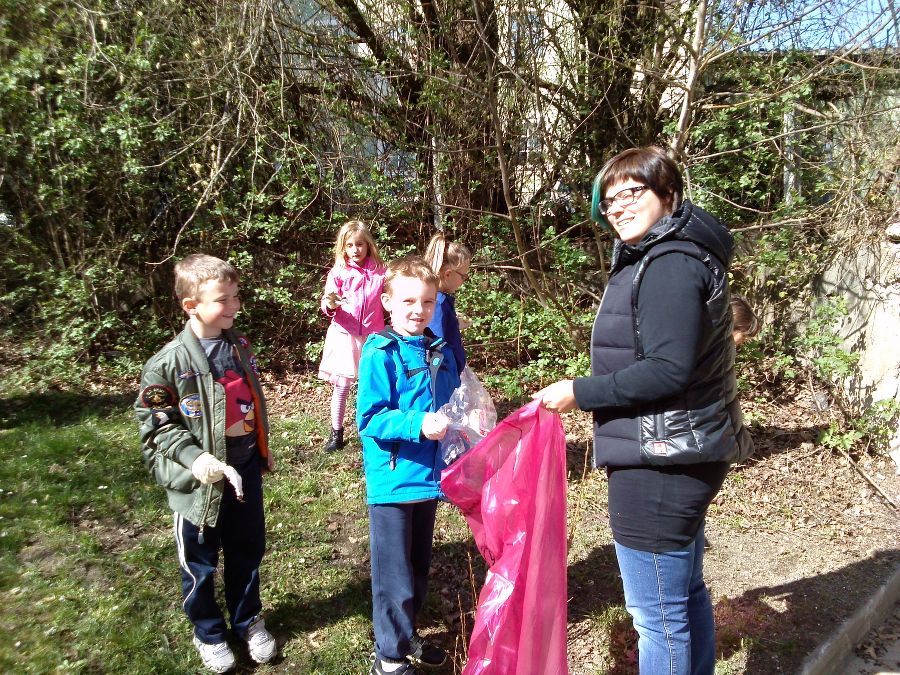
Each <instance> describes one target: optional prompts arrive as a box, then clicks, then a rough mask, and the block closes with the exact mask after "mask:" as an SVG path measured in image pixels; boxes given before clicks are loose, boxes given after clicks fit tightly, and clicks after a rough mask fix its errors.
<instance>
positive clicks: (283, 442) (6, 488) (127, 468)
mask: <svg viewBox="0 0 900 675" xmlns="http://www.w3.org/2000/svg"><path fill="white" fill-rule="evenodd" d="M130 403H131V402H130V400H129V398H128V397H115V396H107V397H91V396H86V395H71V394H66V393H60V392H43V393H29V394H26V393H24V392H21V391H19V392H15V391H13V392H9V391H7V394H6V398H5V399H3V400H0V409H2V410H3V411H4V412H3V413H2V416H0V592H2V597H3V600H4V602H3V603H0V622H2V624H3V625H5V626H12V627H14V629H13V630H7V631H3V632H2V634H0V672H19V673H49V672H65V673H88V672H91V673H93V672H115V673H148V672H153V673H184V672H196V671H197V670H198V668H199V660H198V659H197V657H196V654H195V652H194V649H193V647H192V645H191V640H190V638H191V629H190V626H189V623H188V621H187V619H186V618H185V617H184V615H183V613H182V611H181V608H180V602H181V597H180V581H179V576H178V571H177V561H176V559H175V550H174V544H173V542H172V537H171V512H170V511H169V509H168V508H167V506H166V504H165V498H164V495H163V492H162V490H161V489H159V488H158V487H156V486H155V485H154V484H153V483H152V481H151V480H150V478H149V476H148V475H147V473H146V471H145V469H144V467H143V464H142V462H141V457H140V452H139V448H138V442H137V435H136V423H135V421H134V418H133V416H132V413H131V411H130ZM322 427H323V425H322V424H321V422H319V421H318V420H316V419H314V418H312V417H309V416H303V415H300V416H295V417H287V418H281V419H277V420H273V434H272V444H273V449H274V451H275V453H276V457H277V458H278V471H277V472H276V473H275V474H273V475H271V476H267V477H266V479H265V488H264V489H265V500H266V514H267V516H266V517H267V540H268V541H267V543H268V548H267V552H266V557H265V560H264V562H263V568H262V570H261V573H262V577H263V583H262V594H263V603H264V608H265V612H266V616H267V624H268V625H269V627H270V629H271V630H272V631H273V633H275V634H276V636H277V638H278V640H279V643H280V645H281V654H282V658H280V659H279V660H278V662H277V663H276V664H273V665H270V666H263V667H258V668H255V672H259V673H266V672H302V673H323V674H325V673H327V674H332V673H362V672H366V671H367V670H368V664H369V654H370V651H371V649H372V640H371V618H370V616H371V605H370V589H369V581H368V558H367V555H368V521H367V518H366V512H365V498H364V486H363V483H362V468H361V460H360V457H359V450H358V446H354V445H351V446H348V448H347V449H346V450H345V451H344V452H341V453H334V454H332V455H327V456H326V455H324V454H323V453H321V451H320V450H319V449H318V445H319V441H318V439H319V438H320V437H321V432H322ZM311 439H312V440H311ZM439 530H440V532H439V535H438V539H439V540H440V541H441V542H442V545H444V546H446V545H450V544H452V545H453V546H459V547H463V548H465V547H468V546H471V544H470V542H469V537H468V531H467V529H466V527H465V524H464V522H463V521H462V519H461V518H460V517H459V516H458V515H457V514H456V513H454V512H453V511H452V510H451V509H450V508H449V507H446V508H442V509H441V520H440V523H439ZM472 550H473V551H474V547H472ZM440 614H441V608H440V606H439V605H438V604H437V603H435V602H432V603H431V605H430V606H429V608H428V611H427V615H428V616H427V617H426V619H427V621H428V622H429V624H430V626H431V630H434V628H435V626H439V625H441V618H440ZM428 630H429V628H428V627H425V631H426V632H427V631H428ZM235 647H237V645H235ZM236 652H237V655H238V660H239V665H240V669H242V670H249V669H250V668H251V666H252V664H251V663H250V662H249V659H248V658H247V656H246V654H245V653H244V652H243V651H240V650H239V649H236Z"/></svg>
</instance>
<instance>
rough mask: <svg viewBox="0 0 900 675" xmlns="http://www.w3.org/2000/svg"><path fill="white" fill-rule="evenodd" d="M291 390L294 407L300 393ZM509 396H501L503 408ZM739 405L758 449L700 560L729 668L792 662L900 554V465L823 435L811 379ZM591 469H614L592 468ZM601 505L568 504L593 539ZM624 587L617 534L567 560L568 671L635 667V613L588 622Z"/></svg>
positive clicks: (578, 456) (575, 436) (778, 668)
mask: <svg viewBox="0 0 900 675" xmlns="http://www.w3.org/2000/svg"><path fill="white" fill-rule="evenodd" d="M271 384H272V385H274V387H275V388H276V389H278V388H279V385H276V384H275V383H274V382H273V383H271ZM280 386H281V387H284V389H283V391H284V392H285V393H288V391H289V390H290V389H292V388H293V387H292V386H291V385H289V384H287V383H285V382H284V381H282V382H281V385H280ZM325 395H326V392H324V391H323V392H321V398H322V400H317V399H318V398H319V396H316V397H314V398H310V397H309V396H307V397H306V399H305V403H304V407H309V411H308V412H309V413H310V414H314V415H317V416H320V417H322V416H323V412H324V411H327V405H328V402H327V399H326V398H325ZM273 398H275V399H278V398H279V397H278V396H277V395H276V396H275V397H273ZM748 399H749V400H748ZM288 400H289V401H290V405H291V406H292V407H294V412H296V403H297V398H296V397H294V396H289V397H288ZM274 405H275V407H276V409H277V408H278V403H277V402H275V403H274ZM511 407H512V406H510V405H505V404H500V405H499V406H498V417H502V416H503V415H504V414H505V413H507V412H509V411H510V410H511ZM744 410H745V414H747V416H748V418H749V419H751V420H752V424H751V430H752V434H753V437H754V441H755V444H756V453H755V455H754V456H753V457H752V458H751V459H750V460H749V461H748V462H747V463H746V464H745V465H742V466H739V467H736V468H735V469H734V470H733V472H732V474H731V475H730V476H729V478H728V480H727V481H726V483H725V486H724V487H723V489H722V491H721V492H720V494H719V495H718V497H717V498H716V500H715V501H714V503H713V505H712V506H711V508H710V512H709V516H708V520H707V527H706V532H707V537H708V540H709V541H708V548H707V552H706V557H705V571H706V580H707V584H708V586H709V588H710V591H711V594H712V598H713V604H714V607H715V614H716V626H717V641H718V648H719V652H720V655H721V656H720V662H719V665H720V668H724V670H723V672H727V673H747V674H760V675H762V674H766V675H768V674H772V673H795V672H798V670H799V668H800V665H801V663H802V661H803V659H804V658H805V657H806V656H807V655H808V654H809V653H811V652H812V651H813V650H814V649H815V648H816V646H818V645H819V644H820V643H821V642H822V641H823V640H824V639H825V638H826V637H827V636H828V635H830V634H831V633H832V631H833V630H834V629H835V628H836V627H837V626H839V625H840V623H841V622H843V621H844V620H845V619H846V618H848V617H849V616H850V615H851V614H852V613H853V612H854V611H855V610H856V609H857V608H858V607H859V606H861V605H862V604H863V603H864V602H865V601H866V600H867V599H868V598H869V596H870V595H871V594H872V593H873V592H874V591H875V590H876V589H877V588H878V587H879V586H880V585H881V584H882V583H883V582H884V581H885V580H886V579H887V578H888V577H889V576H890V575H891V574H892V573H893V571H894V570H895V569H896V568H897V567H898V565H900V536H898V535H900V526H898V520H897V516H898V511H897V509H896V507H894V506H892V505H891V504H890V503H889V501H888V499H890V500H892V501H893V502H894V504H900V475H898V467H897V466H896V465H895V464H894V462H893V461H892V460H891V459H890V458H889V457H888V456H886V455H877V454H867V453H865V452H862V451H860V450H856V451H851V453H850V455H849V456H845V455H843V454H841V453H840V452H838V451H836V450H831V449H828V448H825V447H823V446H822V445H819V444H818V443H817V439H818V437H819V433H820V431H821V429H822V428H824V427H826V426H827V423H828V421H829V417H828V412H827V411H825V412H823V411H821V410H819V409H818V408H817V407H816V406H815V405H813V402H812V396H807V395H806V394H805V393H804V391H803V389H802V387H799V386H798V387H796V391H782V392H779V395H778V400H777V401H772V398H771V396H768V397H765V396H758V395H757V396H750V397H745V403H744ZM564 425H565V428H566V431H567V442H568V461H569V475H570V484H571V483H573V482H577V481H578V480H579V479H584V478H585V473H584V466H585V461H586V458H587V457H588V456H589V454H588V453H589V452H590V441H589V439H590V420H589V417H588V416H587V415H585V414H582V413H574V414H570V415H567V416H564ZM589 480H591V481H596V482H602V481H604V480H605V478H604V477H603V475H602V473H600V472H594V473H593V474H591V475H590V477H589ZM597 492H598V493H599V492H600V490H597ZM602 492H603V495H604V498H605V489H603V490H602ZM599 501H600V500H596V499H593V500H592V502H599ZM605 506H606V505H605V503H592V505H591V506H590V507H589V508H586V509H585V508H582V507H579V508H578V509H577V512H575V510H574V509H573V506H572V504H571V502H570V515H569V517H570V528H571V527H572V520H573V519H577V520H578V522H577V523H575V527H585V528H594V529H595V530H596V532H597V537H598V540H602V541H605V542H608V541H609V535H608V525H607V522H606V518H607V514H606V511H605ZM571 557H572V556H571V555H570V558H571ZM437 562H439V561H437ZM441 576H442V575H441V571H440V569H437V570H433V577H434V578H433V587H437V590H438V592H440V589H441ZM598 579H599V580H600V582H598V583H596V584H595V581H596V580H598ZM620 585H621V582H619V580H618V579H617V577H616V565H615V556H614V553H613V552H612V548H611V546H609V545H608V544H606V545H600V546H597V547H596V548H595V549H594V550H589V551H587V552H586V553H585V555H583V556H581V557H580V558H579V559H577V560H574V561H573V560H571V559H570V564H569V597H570V608H569V663H570V672H571V673H572V675H581V674H584V675H587V674H589V673H611V674H623V675H628V674H631V673H636V672H637V664H636V636H635V634H634V633H633V631H632V629H631V628H630V625H628V624H629V622H628V621H627V620H625V621H620V622H619V625H617V626H616V628H615V630H611V631H610V634H609V635H605V636H598V635H596V631H595V629H594V627H595V626H596V623H595V622H592V620H591V616H592V615H593V616H595V615H596V614H597V613H598V612H602V611H603V610H604V609H606V608H609V607H612V606H614V605H621V602H622V600H621V590H620ZM600 587H602V588H604V589H606V590H604V591H598V588H600ZM445 646H446V647H451V645H445Z"/></svg>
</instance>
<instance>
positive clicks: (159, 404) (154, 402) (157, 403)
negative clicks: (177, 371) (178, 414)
mask: <svg viewBox="0 0 900 675" xmlns="http://www.w3.org/2000/svg"><path fill="white" fill-rule="evenodd" d="M177 400H178V399H177V398H176V396H175V392H174V390H172V389H171V388H170V387H167V386H166V385H164V384H151V385H149V386H147V387H144V388H143V390H141V404H142V405H143V406H144V407H145V408H168V407H170V406H173V405H175V401H177Z"/></svg>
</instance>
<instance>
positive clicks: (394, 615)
mask: <svg viewBox="0 0 900 675" xmlns="http://www.w3.org/2000/svg"><path fill="white" fill-rule="evenodd" d="M436 511H437V500H436V499H429V500H428V501H425V502H415V503H412V504H369V546H370V548H371V563H372V623H373V627H374V629H375V652H376V653H377V654H378V658H379V659H388V660H389V661H403V660H404V659H405V658H406V655H407V654H409V651H410V646H409V641H410V638H412V635H413V632H414V631H415V629H416V616H417V615H418V613H419V610H421V609H422V605H423V604H424V603H425V594H426V592H427V591H428V570H429V568H430V567H431V549H432V543H433V540H434V519H435V513H436Z"/></svg>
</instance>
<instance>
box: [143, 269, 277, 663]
mask: <svg viewBox="0 0 900 675" xmlns="http://www.w3.org/2000/svg"><path fill="white" fill-rule="evenodd" d="M175 293H176V295H177V296H178V299H179V301H180V302H181V307H182V309H184V311H185V313H186V314H187V315H188V322H187V325H186V326H185V327H184V330H183V331H182V332H181V334H180V335H178V337H176V338H175V339H174V340H172V341H171V342H170V343H169V344H167V345H166V346H165V347H163V348H162V349H161V350H160V351H159V352H157V354H156V355H155V356H153V357H152V358H151V359H150V360H149V361H148V362H147V364H146V365H145V366H144V371H143V373H142V375H141V390H140V393H139V394H138V397H137V400H136V401H135V404H134V408H135V412H136V414H137V417H138V421H139V422H140V435H141V444H142V451H143V455H144V461H145V463H146V465H147V468H148V469H149V470H150V473H151V474H152V475H153V477H154V479H155V480H156V482H157V483H158V484H159V485H160V486H161V487H163V488H165V490H166V494H167V496H168V500H169V507H170V508H171V509H172V511H174V514H175V545H176V547H177V549H178V561H179V566H180V570H181V586H182V593H183V596H184V602H183V603H182V607H183V608H184V611H185V613H186V614H187V616H188V619H190V621H191V623H192V624H193V626H194V638H193V642H194V646H195V647H196V649H197V651H198V652H199V654H200V657H201V659H202V660H203V664H204V665H205V666H206V667H207V668H208V669H209V670H211V671H212V672H214V673H224V672H226V671H228V670H231V669H232V668H234V666H235V659H234V654H233V653H232V651H231V647H230V646H229V645H228V642H227V641H226V633H227V630H228V626H227V624H226V623H225V617H224V616H223V614H222V610H221V609H220V608H219V605H218V603H217V602H216V593H215V584H214V582H215V574H216V567H217V566H218V558H219V549H220V548H221V550H222V553H223V556H224V559H225V567H224V569H225V574H224V581H225V602H226V604H227V606H228V612H229V614H230V617H231V628H232V630H233V631H234V633H235V634H236V635H237V636H238V637H239V638H241V639H242V640H244V641H245V642H246V643H247V647H248V650H249V653H250V657H251V658H252V659H253V660H254V661H256V662H257V663H267V662H269V661H271V660H272V659H273V658H275V655H276V653H277V646H276V643H275V638H273V637H272V635H271V633H269V631H267V630H266V624H265V622H264V621H263V618H262V616H260V610H261V609H262V603H261V601H260V596H259V566H260V563H261V562H262V557H263V553H264V551H265V548H266V532H265V520H264V516H263V498H262V472H263V471H264V470H271V469H272V468H273V463H272V455H271V453H270V452H269V449H268V444H267V435H268V431H269V424H268V420H267V418H266V407H265V398H264V397H263V393H262V388H261V387H260V384H259V378H258V377H257V372H256V361H255V359H254V358H253V356H252V354H251V353H250V344H249V342H248V341H247V339H246V338H245V337H244V336H243V335H241V334H239V333H237V332H236V331H234V330H233V325H234V317H235V315H236V314H237V312H238V310H240V307H241V301H240V298H239V296H238V275H237V271H235V269H234V268H233V267H232V266H231V265H229V264H228V263H227V262H225V261H224V260H220V259H219V258H214V257H212V256H209V255H203V254H193V255H189V256H187V257H186V258H184V260H182V261H180V262H179V263H178V264H177V265H176V266H175Z"/></svg>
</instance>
